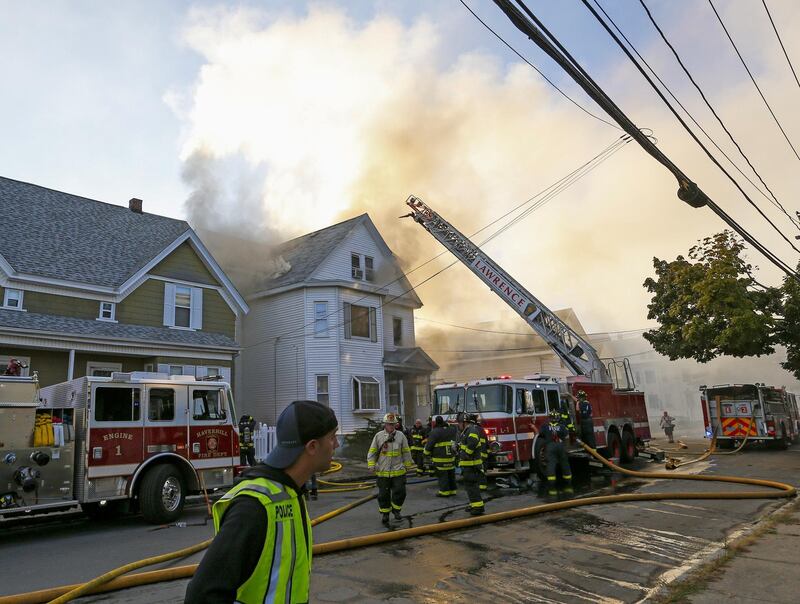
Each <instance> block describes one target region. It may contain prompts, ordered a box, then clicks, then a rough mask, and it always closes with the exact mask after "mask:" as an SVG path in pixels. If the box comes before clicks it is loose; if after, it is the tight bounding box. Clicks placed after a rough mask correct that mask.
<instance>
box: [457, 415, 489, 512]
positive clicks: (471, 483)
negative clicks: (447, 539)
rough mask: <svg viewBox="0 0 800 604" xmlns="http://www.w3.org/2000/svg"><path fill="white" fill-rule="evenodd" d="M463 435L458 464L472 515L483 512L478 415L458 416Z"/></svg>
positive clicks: (459, 443) (459, 441)
mask: <svg viewBox="0 0 800 604" xmlns="http://www.w3.org/2000/svg"><path fill="white" fill-rule="evenodd" d="M457 421H458V428H459V430H460V431H461V436H460V437H459V440H458V458H459V459H458V465H459V467H460V468H461V477H462V478H463V479H464V488H465V489H466V491H467V497H468V498H469V506H467V510H468V511H469V513H470V515H472V516H480V515H481V514H483V498H482V497H481V490H480V480H481V475H482V474H483V472H482V470H481V466H482V465H483V462H482V461H481V432H483V430H482V429H481V428H479V427H478V426H477V422H478V416H477V415H474V414H472V413H469V414H467V413H464V412H461V413H459V414H458V416H457Z"/></svg>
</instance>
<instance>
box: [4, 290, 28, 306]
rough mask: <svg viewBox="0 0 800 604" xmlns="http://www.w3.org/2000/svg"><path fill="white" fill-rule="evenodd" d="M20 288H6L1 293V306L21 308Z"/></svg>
mask: <svg viewBox="0 0 800 604" xmlns="http://www.w3.org/2000/svg"><path fill="white" fill-rule="evenodd" d="M22 293H23V292H22V290H21V289H6V290H5V291H4V293H3V307H4V308H12V309H14V310H22Z"/></svg>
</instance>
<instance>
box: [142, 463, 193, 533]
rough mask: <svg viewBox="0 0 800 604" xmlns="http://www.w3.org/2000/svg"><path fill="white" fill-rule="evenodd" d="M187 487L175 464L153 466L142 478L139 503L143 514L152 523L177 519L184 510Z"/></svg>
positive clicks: (165, 522) (164, 522)
mask: <svg viewBox="0 0 800 604" xmlns="http://www.w3.org/2000/svg"><path fill="white" fill-rule="evenodd" d="M185 500H186V487H185V486H184V484H183V478H181V474H180V472H179V471H178V470H177V468H175V466H173V465H170V464H164V465H160V466H156V467H155V468H151V469H150V470H149V471H148V472H147V474H145V475H144V478H142V486H141V487H140V488H139V505H140V507H141V509H142V516H144V519H145V520H146V521H147V522H149V523H151V524H167V523H169V522H173V521H174V520H177V519H178V517H179V516H180V515H181V512H182V511H183V503H184V501H185Z"/></svg>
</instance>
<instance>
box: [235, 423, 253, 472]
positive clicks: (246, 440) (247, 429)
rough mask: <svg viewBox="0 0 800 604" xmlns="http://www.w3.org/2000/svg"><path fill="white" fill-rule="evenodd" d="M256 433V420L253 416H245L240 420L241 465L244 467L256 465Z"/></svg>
mask: <svg viewBox="0 0 800 604" xmlns="http://www.w3.org/2000/svg"><path fill="white" fill-rule="evenodd" d="M255 431H256V420H254V419H253V416H252V415H247V414H245V415H243V416H242V418H241V419H240V420H239V463H241V464H242V465H243V466H245V465H247V466H254V465H256V443H255V440H254V438H255Z"/></svg>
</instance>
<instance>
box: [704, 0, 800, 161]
mask: <svg viewBox="0 0 800 604" xmlns="http://www.w3.org/2000/svg"><path fill="white" fill-rule="evenodd" d="M708 3H709V4H710V5H711V9H712V10H713V11H714V14H715V15H716V16H717V21H719V24H720V25H721V26H722V29H723V30H724V31H725V35H726V36H728V40H729V41H730V43H731V46H733V50H735V51H736V55H737V56H738V57H739V60H740V61H741V62H742V65H743V66H744V69H745V71H746V72H747V75H749V76H750V80H751V81H752V82H753V86H755V87H756V90H758V94H759V96H761V100H762V101H764V104H765V105H766V106H767V109H768V110H769V113H770V115H771V116H772V119H773V120H775V123H776V124H777V125H778V128H779V129H780V131H781V134H783V138H785V139H786V142H787V143H789V146H790V147H791V148H792V151H793V152H794V156H795V157H796V158H797V159H798V160H800V155H798V153H797V149H795V148H794V145H793V144H792V141H790V140H789V136H788V135H787V134H786V131H785V130H784V129H783V126H782V125H781V123H780V121H778V117H777V116H776V115H775V112H774V111H773V110H772V107H770V104H769V103H768V102H767V97H765V96H764V93H763V92H761V88H760V87H759V85H758V82H756V79H755V78H754V77H753V74H752V72H751V71H750V68H749V67H748V66H747V63H745V60H744V57H742V53H740V52H739V49H738V48H737V47H736V43H735V42H734V41H733V38H732V37H731V34H730V33H729V32H728V28H727V27H725V23H724V22H723V21H722V17H721V16H720V14H719V13H718V12H717V8H716V7H715V6H714V3H713V2H712V1H711V0H708ZM795 77H796V76H795Z"/></svg>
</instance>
